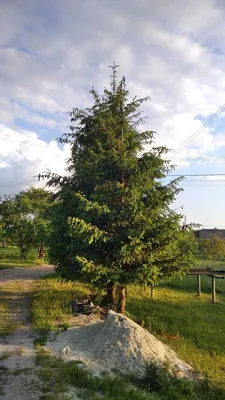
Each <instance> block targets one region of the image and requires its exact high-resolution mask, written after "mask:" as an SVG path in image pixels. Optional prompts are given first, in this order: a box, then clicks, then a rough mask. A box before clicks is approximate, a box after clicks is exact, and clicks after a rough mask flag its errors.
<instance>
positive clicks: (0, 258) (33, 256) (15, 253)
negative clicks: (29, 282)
mask: <svg viewBox="0 0 225 400" xmlns="http://www.w3.org/2000/svg"><path fill="white" fill-rule="evenodd" d="M43 262H44V260H43V259H38V258H37V251H36V250H35V249H32V250H31V251H30V252H29V254H28V256H27V259H26V260H22V259H21V256H20V251H19V248H18V247H0V270H2V269H7V268H13V267H25V266H30V265H36V264H43Z"/></svg>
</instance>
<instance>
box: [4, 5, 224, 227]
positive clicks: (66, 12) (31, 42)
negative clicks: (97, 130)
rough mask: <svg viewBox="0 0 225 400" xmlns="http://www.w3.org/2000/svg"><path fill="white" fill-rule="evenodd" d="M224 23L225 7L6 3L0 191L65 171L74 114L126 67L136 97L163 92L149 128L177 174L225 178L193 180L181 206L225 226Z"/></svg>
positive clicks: (151, 107)
mask: <svg viewBox="0 0 225 400" xmlns="http://www.w3.org/2000/svg"><path fill="white" fill-rule="evenodd" d="M224 19H225V3H224V2H223V1H222V0H195V1H194V0H188V1H187V0H158V1H154V0H47V1H46V0H32V1H28V0H0V195H4V194H13V193H17V192H19V191H20V190H22V189H26V188H28V187H29V186H30V185H34V184H36V180H35V179H34V178H33V176H34V175H36V174H38V173H39V172H40V171H43V170H46V169H51V170H52V171H54V172H57V173H63V171H64V168H65V160H66V158H67V157H68V149H67V148H65V147H59V145H58V144H57V143H56V142H55V139H56V138H57V137H59V136H61V134H62V133H63V132H65V131H66V129H67V128H66V127H67V125H68V123H69V120H68V115H67V114H66V112H67V111H69V110H71V108H72V107H85V106H87V105H89V104H90V101H91V99H90V96H89V93H88V92H89V90H90V89H91V87H92V86H95V88H96V89H98V90H99V91H102V89H103V88H104V87H105V86H107V85H108V82H109V74H110V70H109V68H108V66H109V65H110V64H112V62H113V61H115V62H116V63H117V64H119V65H120V67H119V70H118V73H119V76H120V77H122V76H123V75H125V76H126V79H127V87H128V89H130V92H131V94H137V95H139V96H146V95H149V96H150V97H151V101H150V102H149V103H148V104H147V105H146V106H145V108H144V111H145V114H146V115H147V116H148V120H147V128H150V129H152V130H156V131H157V138H156V141H157V143H158V144H163V145H168V147H169V148H170V149H171V150H172V151H171V154H170V157H171V159H172V161H173V163H175V164H176V165H178V168H177V170H176V171H175V172H174V173H175V174H180V173H182V174H185V175H193V174H194V175H196V174H200V175H201V174H218V175H212V176H187V177H186V180H185V182H184V183H183V188H184V191H183V193H182V194H180V195H179V196H178V199H177V201H176V203H175V204H174V205H173V208H178V207H181V206H183V213H184V214H185V215H187V221H188V222H198V223H201V224H203V226H205V227H218V228H220V227H223V228H225V201H224V200H225V176H223V175H220V174H225V111H223V108H222V109H220V107H221V106H223V104H224V103H225V74H224V70H225V25H224ZM218 110H219V112H218V114H217V115H216V118H214V119H213V120H212V122H211V124H209V125H208V126H207V127H206V128H205V129H202V130H201V127H202V125H203V124H204V123H206V122H207V121H208V120H209V119H210V118H211V117H212V116H213V115H214V114H215V113H216V112H217V111H218ZM198 129H200V131H198V132H197V133H196V134H195V132H196V131H197V130H198ZM223 180H224V181H223ZM180 210H181V209H180Z"/></svg>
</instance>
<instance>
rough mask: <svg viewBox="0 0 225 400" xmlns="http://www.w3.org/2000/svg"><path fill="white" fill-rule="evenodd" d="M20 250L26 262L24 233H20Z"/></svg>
mask: <svg viewBox="0 0 225 400" xmlns="http://www.w3.org/2000/svg"><path fill="white" fill-rule="evenodd" d="M19 248H20V254H21V258H22V260H24V259H25V250H24V246H23V235H22V233H19Z"/></svg>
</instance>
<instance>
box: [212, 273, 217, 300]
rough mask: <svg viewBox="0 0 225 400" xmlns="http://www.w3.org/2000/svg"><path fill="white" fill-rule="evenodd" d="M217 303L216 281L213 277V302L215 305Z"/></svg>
mask: <svg viewBox="0 0 225 400" xmlns="http://www.w3.org/2000/svg"><path fill="white" fill-rule="evenodd" d="M215 301H216V279H215V277H214V276H213V275H212V302H213V303H215Z"/></svg>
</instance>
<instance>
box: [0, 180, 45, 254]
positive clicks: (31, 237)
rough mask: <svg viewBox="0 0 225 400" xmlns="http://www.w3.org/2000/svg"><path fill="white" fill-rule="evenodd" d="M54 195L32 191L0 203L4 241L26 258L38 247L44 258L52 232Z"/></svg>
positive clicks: (42, 190)
mask: <svg viewBox="0 0 225 400" xmlns="http://www.w3.org/2000/svg"><path fill="white" fill-rule="evenodd" d="M49 206H50V194H49V193H48V192H47V191H45V190H44V189H35V188H31V189H29V190H27V191H26V192H20V193H19V194H18V195H16V196H15V197H14V198H10V197H8V198H6V199H5V200H4V201H3V202H2V203H1V204H0V217H1V218H0V220H1V228H2V230H1V235H2V241H3V242H4V240H6V241H7V242H9V243H10V244H11V245H14V246H18V247H19V249H20V252H21V257H22V258H23V259H25V258H27V255H28V253H29V251H30V250H31V249H32V248H33V247H36V248H37V251H38V257H39V258H41V257H43V256H44V246H45V243H46V240H47V235H48V233H49V224H48V220H47V215H46V213H47V210H48V208H49Z"/></svg>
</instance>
